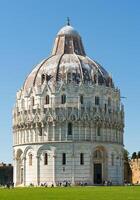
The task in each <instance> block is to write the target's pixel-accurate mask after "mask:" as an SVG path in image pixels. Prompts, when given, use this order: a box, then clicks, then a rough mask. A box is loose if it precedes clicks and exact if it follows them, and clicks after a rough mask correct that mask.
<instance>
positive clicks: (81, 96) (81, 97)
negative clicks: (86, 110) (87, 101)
mask: <svg viewBox="0 0 140 200" xmlns="http://www.w3.org/2000/svg"><path fill="white" fill-rule="evenodd" d="M80 103H81V104H83V103H84V97H83V95H80Z"/></svg>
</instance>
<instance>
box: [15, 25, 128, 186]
mask: <svg viewBox="0 0 140 200" xmlns="http://www.w3.org/2000/svg"><path fill="white" fill-rule="evenodd" d="M123 133H124V109H123V105H122V104H121V98H120V90H119V89H118V88H117V87H116V86H115V85H114V83H113V80H112V77H111V76H110V75H109V73H108V72H107V71H106V70H105V69H104V68H103V67H102V66H101V65H100V64H99V63H98V62H96V61H94V60H92V59H91V58H89V57H88V56H87V55H86V53H85V50H84V46H83V43H82V39H81V36H80V35H79V33H78V32H77V31H76V30H75V29H74V28H73V27H72V26H70V24H69V23H68V24H67V25H66V26H64V27H63V28H62V29H61V30H60V31H59V32H58V34H57V36H56V39H55V43H54V47H53V50H52V54H51V56H50V57H49V58H45V59H44V60H43V61H42V62H40V63H39V64H38V65H37V66H36V67H35V68H34V69H33V70H32V72H31V73H30V74H29V75H28V76H27V78H26V80H25V82H24V85H23V87H22V88H21V89H20V90H19V91H18V92H17V96H16V103H15V106H14V109H13V141H14V182H15V185H23V186H27V185H30V184H31V183H32V184H34V185H40V184H41V183H45V182H47V183H48V185H51V184H54V185H56V184H59V183H60V182H61V183H62V182H63V181H68V182H71V183H72V184H79V183H81V182H84V183H87V184H88V185H100V184H103V182H104V181H111V182H112V184H114V185H115V184H123V180H124V177H123V175H124V173H123V171H124V165H123V151H124V148H123Z"/></svg>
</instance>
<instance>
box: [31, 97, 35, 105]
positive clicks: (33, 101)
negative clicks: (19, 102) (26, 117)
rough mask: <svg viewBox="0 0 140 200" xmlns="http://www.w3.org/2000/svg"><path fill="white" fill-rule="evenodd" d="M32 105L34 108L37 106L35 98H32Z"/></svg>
mask: <svg viewBox="0 0 140 200" xmlns="http://www.w3.org/2000/svg"><path fill="white" fill-rule="evenodd" d="M31 104H32V106H34V105H35V99H34V97H32V99H31Z"/></svg>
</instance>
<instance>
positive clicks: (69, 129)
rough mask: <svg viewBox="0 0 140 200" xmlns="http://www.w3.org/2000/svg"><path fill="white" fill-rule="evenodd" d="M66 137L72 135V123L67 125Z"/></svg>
mask: <svg viewBox="0 0 140 200" xmlns="http://www.w3.org/2000/svg"><path fill="white" fill-rule="evenodd" d="M68 135H72V123H71V122H69V123H68Z"/></svg>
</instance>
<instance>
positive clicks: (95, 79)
mask: <svg viewBox="0 0 140 200" xmlns="http://www.w3.org/2000/svg"><path fill="white" fill-rule="evenodd" d="M94 83H97V76H96V74H95V75H94Z"/></svg>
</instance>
